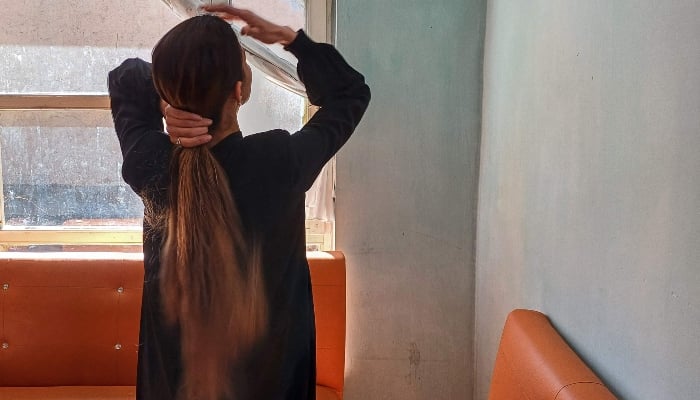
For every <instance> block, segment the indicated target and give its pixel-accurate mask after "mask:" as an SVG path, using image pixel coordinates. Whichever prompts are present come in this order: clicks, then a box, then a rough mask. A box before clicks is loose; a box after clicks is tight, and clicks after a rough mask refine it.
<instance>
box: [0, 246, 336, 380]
mask: <svg viewBox="0 0 700 400" xmlns="http://www.w3.org/2000/svg"><path fill="white" fill-rule="evenodd" d="M308 258H309V264H310V269H311V280H312V290H313V292H314V302H315V307H316V325H317V364H318V378H317V381H318V384H320V385H323V386H327V387H329V388H331V389H333V390H334V391H337V392H338V393H342V390H343V379H344V378H343V376H344V361H345V358H344V357H345V260H344V258H343V255H342V253H339V252H328V253H323V252H315V253H309V257H308ZM142 284H143V257H142V255H141V254H128V253H0V386H133V385H135V384H136V355H137V350H138V331H139V316H140V308H141V294H142V288H143V286H142Z"/></svg>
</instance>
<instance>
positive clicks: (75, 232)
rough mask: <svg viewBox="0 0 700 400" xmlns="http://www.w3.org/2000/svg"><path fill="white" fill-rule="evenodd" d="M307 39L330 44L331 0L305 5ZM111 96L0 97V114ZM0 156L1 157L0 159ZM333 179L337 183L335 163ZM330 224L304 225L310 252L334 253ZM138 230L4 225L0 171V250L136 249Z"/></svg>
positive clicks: (86, 104)
mask: <svg viewBox="0 0 700 400" xmlns="http://www.w3.org/2000/svg"><path fill="white" fill-rule="evenodd" d="M306 25H307V26H306V28H305V31H306V32H307V34H308V35H309V36H310V37H311V38H313V39H314V40H317V41H322V42H329V43H332V41H333V36H334V35H333V30H332V27H333V26H334V1H333V0H306ZM109 109H110V99H109V95H107V94H104V93H60V94H59V93H55V94H54V93H21V94H0V111H9V110H26V111H35V110H109ZM314 112H315V107H313V106H311V105H309V103H308V102H306V107H305V112H304V116H303V121H304V122H306V121H308V119H309V118H311V116H313V114H314ZM0 156H1V155H0ZM330 164H331V174H332V175H331V179H333V182H335V168H334V166H335V158H334V159H333V160H332V161H331V162H330ZM334 225H335V224H334V222H333V221H321V220H308V219H307V220H306V242H307V247H308V249H309V250H332V249H333V248H334V247H335V237H334V236H335V235H334V231H335V229H334ZM142 243H143V229H142V227H141V226H109V225H105V226H99V225H93V226H50V227H40V226H6V225H5V199H4V191H3V174H2V168H1V166H0V251H6V250H8V249H10V248H12V247H15V246H34V245H36V246H42V245H47V246H48V245H60V246H67V247H70V246H104V250H105V251H110V250H111V248H117V247H124V246H125V247H129V246H140V245H142Z"/></svg>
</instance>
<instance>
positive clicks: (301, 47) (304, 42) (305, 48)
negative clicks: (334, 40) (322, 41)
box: [284, 29, 316, 58]
mask: <svg viewBox="0 0 700 400" xmlns="http://www.w3.org/2000/svg"><path fill="white" fill-rule="evenodd" d="M315 43H316V42H314V41H313V40H311V38H310V37H308V36H307V35H306V32H304V30H303V29H299V30H298V31H297V37H296V38H294V41H293V42H292V43H290V44H288V45H287V46H285V47H284V49H285V50H287V51H289V52H290V53H292V54H294V56H295V57H296V58H300V56H303V55H304V54H306V53H308V52H309V51H310V50H311V49H312V48H313V45H314V44H315Z"/></svg>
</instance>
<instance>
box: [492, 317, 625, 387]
mask: <svg viewBox="0 0 700 400" xmlns="http://www.w3.org/2000/svg"><path fill="white" fill-rule="evenodd" d="M615 399H616V397H615V396H614V395H613V394H612V393H611V392H610V391H609V390H608V388H606V387H605V385H604V384H603V382H602V381H601V380H600V378H598V377H597V376H596V375H595V374H594V373H593V371H591V369H590V368H588V366H586V364H585V363H584V362H583V361H582V360H581V359H580V358H579V357H578V356H577V355H576V353H575V352H574V351H573V350H572V349H571V348H570V347H569V346H568V345H567V344H566V342H565V341H564V339H563V338H562V337H561V336H559V334H558V333H557V331H556V330H555V329H554V327H553V326H552V324H551V323H550V322H549V319H548V318H547V317H546V316H545V315H544V314H542V313H540V312H537V311H531V310H514V311H512V312H511V313H510V314H509V315H508V319H507V320H506V324H505V327H504V328H503V334H502V336H501V343H500V345H499V347H498V354H497V356H496V365H495V367H494V371H493V377H492V378H491V388H490V392H489V400H615Z"/></svg>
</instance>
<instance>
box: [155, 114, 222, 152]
mask: <svg viewBox="0 0 700 400" xmlns="http://www.w3.org/2000/svg"><path fill="white" fill-rule="evenodd" d="M164 114H165V130H166V131H167V132H168V135H169V136H170V142H171V143H172V144H175V145H178V146H183V147H196V146H201V145H203V144H206V143H209V142H210V141H211V139H212V137H211V135H209V126H210V125H211V124H212V121H211V120H210V119H208V118H202V117H201V116H199V115H197V114H193V113H191V112H188V111H184V110H180V109H178V108H174V107H172V106H170V105H168V106H166V107H165V111H164Z"/></svg>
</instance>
